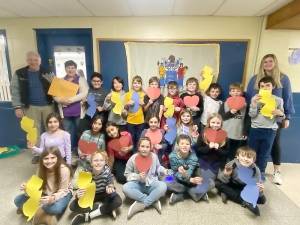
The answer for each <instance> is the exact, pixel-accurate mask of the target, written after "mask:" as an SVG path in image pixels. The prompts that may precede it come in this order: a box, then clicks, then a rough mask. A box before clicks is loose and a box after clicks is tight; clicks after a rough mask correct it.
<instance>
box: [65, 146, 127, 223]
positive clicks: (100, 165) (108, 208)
mask: <svg viewBox="0 0 300 225" xmlns="http://www.w3.org/2000/svg"><path fill="white" fill-rule="evenodd" d="M91 164H92V169H91V172H92V176H93V181H95V183H96V195H95V198H94V207H93V209H92V210H89V208H85V209H81V208H80V206H79V205H78V201H79V199H80V198H81V197H82V196H83V195H84V193H85V189H78V190H77V191H76V194H75V200H73V202H71V204H70V210H71V211H75V212H78V211H79V212H80V211H86V210H88V212H86V213H82V214H78V215H76V216H75V217H74V218H73V219H72V222H71V224H72V225H78V224H81V223H84V222H90V221H91V220H92V219H94V218H95V217H98V216H100V215H108V214H111V215H112V216H113V217H114V218H116V212H115V210H116V209H117V208H119V207H120V206H121V204H122V199H121V197H120V196H119V195H118V193H116V188H115V186H114V183H113V175H112V174H111V171H110V168H109V166H108V165H107V154H106V152H103V151H102V152H99V151H97V152H95V153H94V154H93V155H92V157H91ZM99 202H102V204H101V203H99ZM95 203H96V204H95Z"/></svg>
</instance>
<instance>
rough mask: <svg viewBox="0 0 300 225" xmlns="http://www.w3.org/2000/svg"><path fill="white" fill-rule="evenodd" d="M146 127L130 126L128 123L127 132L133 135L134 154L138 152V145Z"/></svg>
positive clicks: (140, 125)
mask: <svg viewBox="0 0 300 225" xmlns="http://www.w3.org/2000/svg"><path fill="white" fill-rule="evenodd" d="M144 127H145V125H144V124H143V123H142V124H130V123H127V130H128V132H129V133H130V134H131V137H132V142H133V146H134V148H133V153H136V152H137V144H138V142H139V139H140V136H141V134H142V132H143V130H144Z"/></svg>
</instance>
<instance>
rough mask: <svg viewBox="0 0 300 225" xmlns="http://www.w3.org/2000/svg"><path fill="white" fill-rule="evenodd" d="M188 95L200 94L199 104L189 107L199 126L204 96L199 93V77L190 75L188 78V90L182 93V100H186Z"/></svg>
mask: <svg viewBox="0 0 300 225" xmlns="http://www.w3.org/2000/svg"><path fill="white" fill-rule="evenodd" d="M186 96H190V97H193V96H198V97H199V101H198V104H197V106H192V107H189V108H190V109H191V110H192V115H193V121H194V124H195V125H197V126H198V127H199V125H200V118H201V114H202V112H203V98H202V95H201V94H200V93H199V82H198V80H197V78H195V77H190V78H189V79H187V81H186V92H185V93H183V94H182V95H180V98H181V99H182V100H184V97H186Z"/></svg>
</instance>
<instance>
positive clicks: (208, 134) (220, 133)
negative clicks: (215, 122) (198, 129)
mask: <svg viewBox="0 0 300 225" xmlns="http://www.w3.org/2000/svg"><path fill="white" fill-rule="evenodd" d="M204 136H205V138H206V139H207V140H208V142H214V143H218V144H221V143H223V142H224V141H225V140H226V138H227V132H226V131H224V130H222V129H219V130H214V129H212V128H205V130H204Z"/></svg>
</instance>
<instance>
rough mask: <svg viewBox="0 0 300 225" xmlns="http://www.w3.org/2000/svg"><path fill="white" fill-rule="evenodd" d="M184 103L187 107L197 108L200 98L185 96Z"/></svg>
mask: <svg viewBox="0 0 300 225" xmlns="http://www.w3.org/2000/svg"><path fill="white" fill-rule="evenodd" d="M183 102H184V104H185V105H186V106H187V107H193V106H197V105H198V103H199V96H197V95H194V96H185V97H184V98H183Z"/></svg>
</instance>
